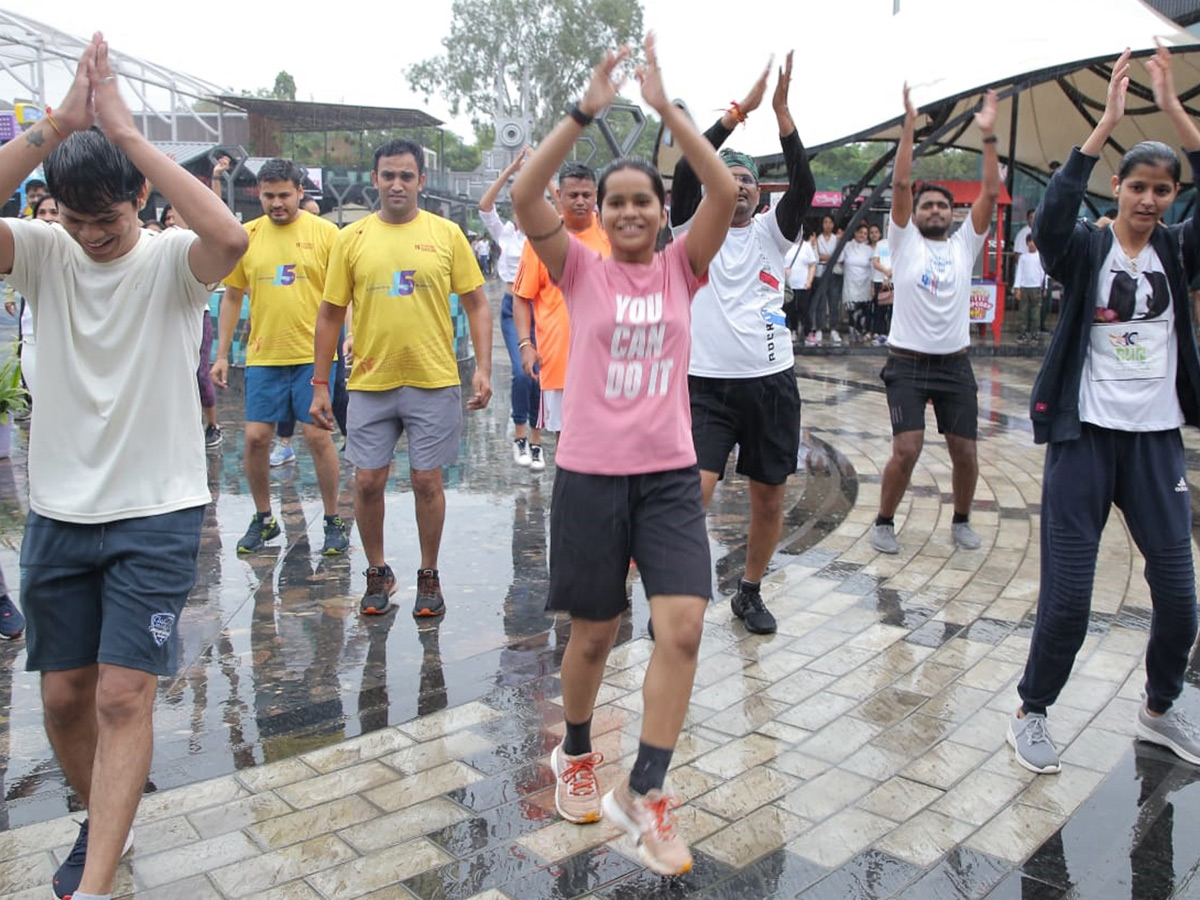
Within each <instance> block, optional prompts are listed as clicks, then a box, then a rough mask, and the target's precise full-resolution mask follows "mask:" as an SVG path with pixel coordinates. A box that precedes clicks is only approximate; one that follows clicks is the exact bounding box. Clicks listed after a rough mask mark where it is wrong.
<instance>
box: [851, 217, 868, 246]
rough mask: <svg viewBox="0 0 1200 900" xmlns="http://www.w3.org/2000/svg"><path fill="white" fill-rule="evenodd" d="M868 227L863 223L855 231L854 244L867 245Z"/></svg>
mask: <svg viewBox="0 0 1200 900" xmlns="http://www.w3.org/2000/svg"><path fill="white" fill-rule="evenodd" d="M867 233H868V232H867V225H866V223H865V222H864V223H862V224H861V225H859V226H858V227H857V228H855V229H854V242H855V243H857V244H865V243H866V242H867Z"/></svg>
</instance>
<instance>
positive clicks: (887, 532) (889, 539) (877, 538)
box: [871, 525, 900, 553]
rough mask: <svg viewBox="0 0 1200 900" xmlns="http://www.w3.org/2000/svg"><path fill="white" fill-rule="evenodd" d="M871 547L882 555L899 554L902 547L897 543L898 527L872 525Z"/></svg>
mask: <svg viewBox="0 0 1200 900" xmlns="http://www.w3.org/2000/svg"><path fill="white" fill-rule="evenodd" d="M871 546H872V547H874V548H875V549H876V550H878V551H879V552H880V553H899V552H900V545H899V544H897V543H896V526H895V525H872V526H871Z"/></svg>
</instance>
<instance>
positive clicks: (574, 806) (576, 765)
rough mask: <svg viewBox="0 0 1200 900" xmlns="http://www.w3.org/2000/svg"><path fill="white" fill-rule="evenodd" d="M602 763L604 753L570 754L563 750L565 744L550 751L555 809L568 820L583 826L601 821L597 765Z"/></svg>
mask: <svg viewBox="0 0 1200 900" xmlns="http://www.w3.org/2000/svg"><path fill="white" fill-rule="evenodd" d="M602 762H604V754H602V753H583V754H580V755H579V756H568V755H567V754H565V753H563V749H562V744H559V745H558V746H556V747H555V748H554V749H553V750H552V751H551V753H550V768H551V769H552V770H553V771H554V808H555V809H557V810H558V814H559V815H560V816H562V817H563V818H564V819H566V820H567V821H568V822H574V823H575V824H576V825H584V824H586V823H588V822H599V821H600V815H601V812H600V790H599V788H598V787H597V786H596V766H598V765H600V763H602Z"/></svg>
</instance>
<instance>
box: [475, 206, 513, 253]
mask: <svg viewBox="0 0 1200 900" xmlns="http://www.w3.org/2000/svg"><path fill="white" fill-rule="evenodd" d="M479 218H481V219H482V220H483V227H484V228H486V229H487V230H488V234H490V235H491V236H492V240H493V241H495V242H496V243H497V244H499V245H500V246H502V247H503V246H504V239H505V237H507V234H508V227H507V225H506V224H505V221H504V220H503V219H501V218H500V214H499V213H498V212H496V210H494V209H492V210H488V211H487V212H483V211H482V210H480V212H479Z"/></svg>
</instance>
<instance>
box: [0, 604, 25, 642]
mask: <svg viewBox="0 0 1200 900" xmlns="http://www.w3.org/2000/svg"><path fill="white" fill-rule="evenodd" d="M24 633H25V617H24V616H23V615H21V611H20V610H19V609H17V605H16V604H15V603H13V602H12V599H11V598H10V597H9V596H8V594H3V595H0V640H4V641H13V640H16V639H17V638H19V637H20V636H21V635H22V634H24Z"/></svg>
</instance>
